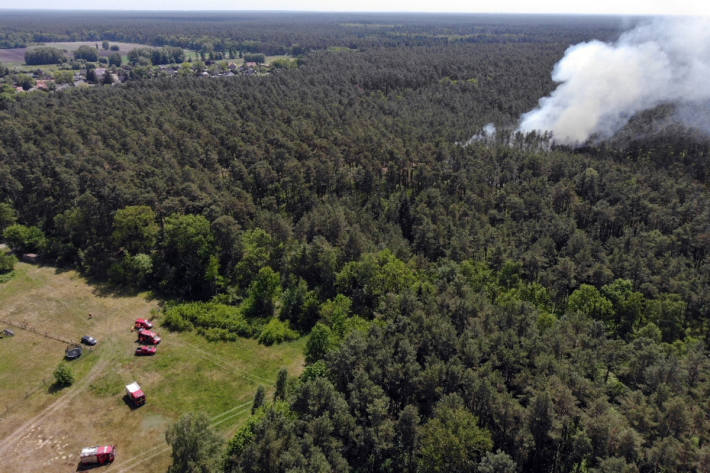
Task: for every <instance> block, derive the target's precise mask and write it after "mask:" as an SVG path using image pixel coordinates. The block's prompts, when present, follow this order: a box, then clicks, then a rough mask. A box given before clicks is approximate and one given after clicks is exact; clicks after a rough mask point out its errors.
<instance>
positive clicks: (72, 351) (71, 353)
mask: <svg viewBox="0 0 710 473" xmlns="http://www.w3.org/2000/svg"><path fill="white" fill-rule="evenodd" d="M81 353H82V349H81V347H80V346H79V345H69V346H68V347H67V349H66V353H65V356H66V358H67V360H76V359H77V358H79V357H80V356H81Z"/></svg>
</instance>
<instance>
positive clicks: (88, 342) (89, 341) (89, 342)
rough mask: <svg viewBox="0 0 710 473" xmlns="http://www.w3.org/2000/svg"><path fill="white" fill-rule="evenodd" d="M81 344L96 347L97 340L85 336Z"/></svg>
mask: <svg viewBox="0 0 710 473" xmlns="http://www.w3.org/2000/svg"><path fill="white" fill-rule="evenodd" d="M81 343H83V344H84V345H96V339H95V338H94V337H92V336H91V335H84V336H83V337H81Z"/></svg>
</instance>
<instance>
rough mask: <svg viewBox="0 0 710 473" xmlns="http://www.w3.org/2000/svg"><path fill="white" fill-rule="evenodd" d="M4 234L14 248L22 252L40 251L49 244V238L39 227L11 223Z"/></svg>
mask: <svg viewBox="0 0 710 473" xmlns="http://www.w3.org/2000/svg"><path fill="white" fill-rule="evenodd" d="M2 236H3V238H4V239H5V241H6V242H7V243H8V244H9V245H10V247H11V248H12V249H13V250H15V251H19V252H21V253H38V252H40V251H42V250H43V249H44V248H45V247H46V246H47V238H46V237H45V236H44V233H43V232H42V230H40V229H39V228H37V227H26V226H24V225H19V224H15V225H10V226H9V227H7V228H6V229H5V231H4V232H3V233H2Z"/></svg>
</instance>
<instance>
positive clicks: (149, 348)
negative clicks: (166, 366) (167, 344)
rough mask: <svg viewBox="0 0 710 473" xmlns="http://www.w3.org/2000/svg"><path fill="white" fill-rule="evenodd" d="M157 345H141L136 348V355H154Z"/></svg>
mask: <svg viewBox="0 0 710 473" xmlns="http://www.w3.org/2000/svg"><path fill="white" fill-rule="evenodd" d="M157 351H158V347H156V346H155V345H141V346H139V347H138V348H136V355H155V353H156V352H157Z"/></svg>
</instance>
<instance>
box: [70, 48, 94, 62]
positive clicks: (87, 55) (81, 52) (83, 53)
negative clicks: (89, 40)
mask: <svg viewBox="0 0 710 473" xmlns="http://www.w3.org/2000/svg"><path fill="white" fill-rule="evenodd" d="M74 59H84V60H85V61H89V62H96V61H97V60H98V59H99V51H98V50H97V49H96V48H92V47H91V46H79V48H78V49H77V50H76V51H74Z"/></svg>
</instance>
